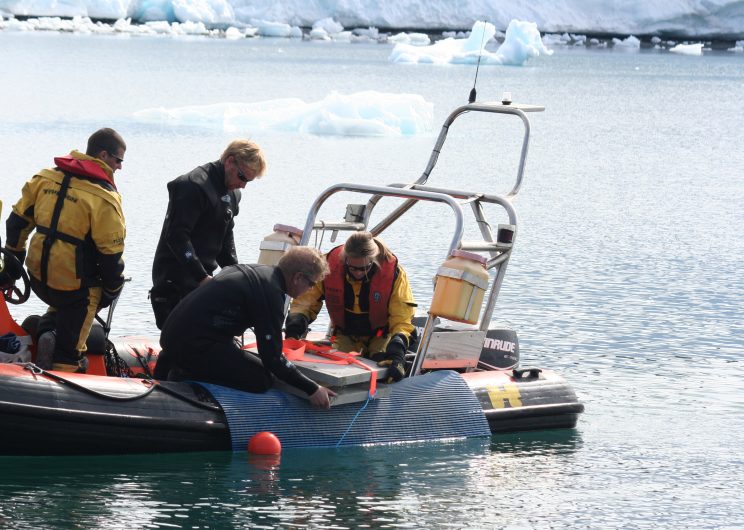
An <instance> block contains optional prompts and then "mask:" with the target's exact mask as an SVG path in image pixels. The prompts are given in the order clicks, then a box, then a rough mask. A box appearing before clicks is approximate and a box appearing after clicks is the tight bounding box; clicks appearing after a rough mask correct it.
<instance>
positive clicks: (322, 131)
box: [134, 91, 434, 136]
mask: <svg viewBox="0 0 744 530" xmlns="http://www.w3.org/2000/svg"><path fill="white" fill-rule="evenodd" d="M134 118H135V120H137V121H140V122H146V123H154V124H159V125H163V126H171V127H176V126H184V125H185V126H196V127H208V128H217V129H223V130H225V131H228V132H233V133H244V134H245V133H252V132H255V131H257V130H278V131H286V132H299V133H307V134H318V135H337V136H412V135H416V134H420V133H424V132H428V131H430V130H431V129H432V124H433V121H434V106H433V104H431V103H429V102H427V101H426V100H424V98H422V97H421V96H419V95H416V94H386V93H381V92H374V91H366V92H358V93H355V94H350V95H343V94H339V93H337V92H332V93H331V94H329V95H328V96H327V97H326V98H325V99H323V100H322V101H317V102H314V103H305V102H304V101H302V100H300V99H297V98H288V99H278V100H271V101H262V102H258V103H217V104H214V105H201V106H191V107H180V108H171V109H167V108H163V107H160V108H153V109H144V110H141V111H138V112H136V113H135V114H134Z"/></svg>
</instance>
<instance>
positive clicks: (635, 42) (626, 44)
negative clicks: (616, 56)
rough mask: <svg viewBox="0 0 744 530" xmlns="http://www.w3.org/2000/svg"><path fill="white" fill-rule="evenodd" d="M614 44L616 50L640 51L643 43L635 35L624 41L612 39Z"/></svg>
mask: <svg viewBox="0 0 744 530" xmlns="http://www.w3.org/2000/svg"><path fill="white" fill-rule="evenodd" d="M612 43H613V44H614V45H615V47H616V48H628V49H639V48H640V47H641V41H640V40H639V39H638V38H637V37H634V36H633V35H631V36H629V37H628V38H627V39H623V40H620V39H618V38H614V39H612Z"/></svg>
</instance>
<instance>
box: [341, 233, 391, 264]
mask: <svg viewBox="0 0 744 530" xmlns="http://www.w3.org/2000/svg"><path fill="white" fill-rule="evenodd" d="M344 255H345V256H347V257H349V258H352V259H357V258H370V259H371V260H373V261H375V262H377V263H380V262H382V261H390V260H391V259H393V253H392V251H391V250H390V249H389V248H388V247H387V246H386V245H385V243H383V242H382V241H380V240H379V239H378V238H376V237H375V236H373V235H372V233H371V232H355V233H353V234H351V235H350V236H349V239H347V240H346V243H344Z"/></svg>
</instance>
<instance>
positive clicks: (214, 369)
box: [154, 337, 273, 393]
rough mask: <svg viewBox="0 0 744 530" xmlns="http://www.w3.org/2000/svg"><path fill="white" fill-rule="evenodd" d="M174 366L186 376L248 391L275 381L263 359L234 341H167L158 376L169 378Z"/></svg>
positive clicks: (263, 387)
mask: <svg viewBox="0 0 744 530" xmlns="http://www.w3.org/2000/svg"><path fill="white" fill-rule="evenodd" d="M161 342H163V338H162V337H161ZM174 369H179V370H181V371H183V372H185V374H183V375H182V377H183V376H184V375H185V376H186V377H187V378H189V379H193V380H195V381H203V382H205V383H214V384H216V385H222V386H227V387H230V388H237V389H238V390H242V391H244V392H256V393H261V392H266V391H267V390H268V389H269V388H271V386H272V384H273V377H272V375H271V374H270V373H269V372H268V371H267V370H266V369H264V367H263V365H262V364H261V361H259V360H258V359H257V358H256V357H255V356H254V355H253V354H251V353H248V352H246V351H244V350H242V349H240V348H239V347H238V345H237V344H236V343H235V342H234V341H230V343H222V342H212V341H199V342H195V343H193V344H189V345H181V346H180V347H179V346H176V347H173V346H169V345H168V342H167V341H166V342H165V343H164V344H163V351H161V352H160V356H159V357H158V363H157V365H156V366H155V374H154V375H155V378H156V379H165V378H166V377H167V375H168V373H171V374H172V373H174V372H171V370H174Z"/></svg>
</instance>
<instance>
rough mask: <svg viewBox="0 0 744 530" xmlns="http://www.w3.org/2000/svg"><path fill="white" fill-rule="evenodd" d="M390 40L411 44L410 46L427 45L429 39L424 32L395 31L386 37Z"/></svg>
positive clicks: (429, 41)
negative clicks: (395, 32)
mask: <svg viewBox="0 0 744 530" xmlns="http://www.w3.org/2000/svg"><path fill="white" fill-rule="evenodd" d="M388 40H389V41H390V42H395V43H403V44H411V45H412V46H428V45H429V44H431V39H430V38H429V36H428V35H427V34H425V33H397V34H395V35H392V36H390V37H388Z"/></svg>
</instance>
